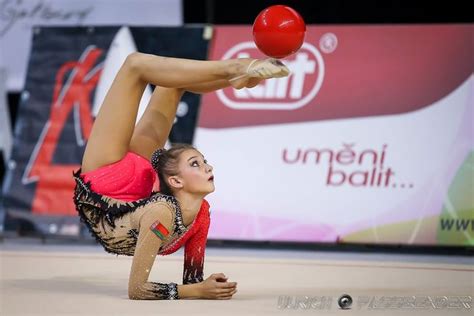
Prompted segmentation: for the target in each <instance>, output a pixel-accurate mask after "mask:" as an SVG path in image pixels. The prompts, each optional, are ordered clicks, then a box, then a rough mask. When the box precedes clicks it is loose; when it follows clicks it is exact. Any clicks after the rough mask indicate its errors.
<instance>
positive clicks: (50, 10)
mask: <svg viewBox="0 0 474 316" xmlns="http://www.w3.org/2000/svg"><path fill="white" fill-rule="evenodd" d="M111 12H113V14H111ZM182 24H183V17H182V1H176V0H134V1H129V0H67V1H64V0H0V47H1V48H2V49H1V50H0V68H1V67H2V65H3V66H4V67H6V68H7V70H8V81H7V89H8V90H9V91H21V90H22V89H23V85H24V80H25V78H26V67H27V64H28V58H29V52H30V49H31V39H32V34H33V32H34V28H35V26H90V25H92V26H111V25H112V26H114V25H129V26H181V25H182Z"/></svg>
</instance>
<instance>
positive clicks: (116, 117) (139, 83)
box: [82, 53, 279, 172]
mask: <svg viewBox="0 0 474 316" xmlns="http://www.w3.org/2000/svg"><path fill="white" fill-rule="evenodd" d="M250 63H251V60H249V59H233V60H223V61H200V60H189V59H178V58H168V57H160V56H154V55H148V54H142V53H133V54H131V55H129V56H128V57H127V59H126V60H125V62H124V64H123V65H122V67H121V69H120V70H119V72H118V74H117V76H116V77H115V79H114V81H113V83H112V85H111V87H110V89H109V91H108V92H107V95H106V97H105V99H104V102H103V104H102V106H101V109H100V111H99V114H98V115H97V118H96V120H95V122H94V126H93V128H92V131H91V135H90V137H89V140H88V143H87V146H86V150H85V152H84V157H83V161H82V172H87V171H91V170H94V169H97V168H99V167H101V166H104V165H107V164H110V163H113V162H116V161H118V160H120V159H122V158H123V157H124V156H125V154H126V153H127V151H128V150H129V146H130V140H131V138H132V135H133V131H134V129H135V121H136V116H137V112H138V105H139V101H140V99H141V96H142V94H143V91H144V89H145V87H146V85H147V84H148V83H152V84H154V85H157V86H162V87H168V88H185V87H189V86H193V85H196V84H199V83H206V82H212V81H217V80H229V79H231V78H234V77H236V76H239V75H242V74H244V73H245V72H246V71H247V68H248V66H249V65H250ZM278 71H279V70H278V69H276V72H278Z"/></svg>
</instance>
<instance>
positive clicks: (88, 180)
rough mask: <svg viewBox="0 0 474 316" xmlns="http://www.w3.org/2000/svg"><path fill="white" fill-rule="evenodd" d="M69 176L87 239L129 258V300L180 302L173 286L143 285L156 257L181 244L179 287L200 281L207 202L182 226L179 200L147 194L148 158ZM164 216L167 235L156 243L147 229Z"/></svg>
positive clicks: (149, 180) (132, 157) (149, 185)
mask: <svg viewBox="0 0 474 316" xmlns="http://www.w3.org/2000/svg"><path fill="white" fill-rule="evenodd" d="M150 171H151V173H150ZM73 176H74V179H75V181H76V188H75V192H74V202H75V205H76V209H77V211H78V213H79V216H80V218H81V220H82V221H83V222H84V223H85V224H86V226H87V227H88V228H89V230H90V232H91V233H92V235H93V236H94V237H95V238H96V239H97V241H98V242H99V243H100V244H101V245H102V246H103V247H104V249H105V250H106V251H107V252H110V253H114V254H117V255H128V256H134V261H133V264H132V273H131V275H130V283H129V284H133V286H134V288H133V290H134V291H133V293H134V295H133V296H134V297H133V298H135V299H179V296H178V290H177V284H176V283H156V282H148V276H149V272H150V270H151V267H152V265H153V262H154V258H155V256H156V254H158V255H168V254H171V253H174V252H176V251H177V250H178V249H179V248H181V247H182V246H183V245H184V269H183V284H190V283H198V282H201V281H203V268H204V254H205V248H206V241H207V234H208V230H209V224H210V216H209V204H208V203H207V201H206V200H203V202H202V204H201V208H200V210H199V212H198V213H197V215H196V217H195V218H194V221H193V222H192V223H191V224H189V225H188V226H185V225H184V223H183V217H182V212H181V209H180V207H179V203H178V201H177V200H176V199H175V198H174V197H172V196H168V195H163V194H160V193H152V187H153V182H154V181H155V179H156V175H155V174H154V170H153V168H152V167H151V164H150V163H149V162H148V160H146V159H145V158H143V157H141V156H138V155H137V154H134V153H128V154H127V155H126V156H125V157H124V158H123V159H122V160H120V161H119V162H116V163H114V164H111V165H108V166H104V167H101V168H99V169H97V170H94V171H92V172H88V173H85V174H81V170H80V169H79V170H78V171H76V172H75V173H74V174H73ZM112 178H114V179H113V180H112ZM111 181H114V183H110V182H111ZM146 194H148V196H143V195H146ZM166 218H168V219H169V221H168V222H169V224H170V225H169V228H170V229H169V234H167V235H166V236H162V237H163V239H162V240H161V244H160V243H159V242H158V240H159V239H158V237H157V236H155V234H153V233H152V232H151V230H150V225H153V224H154V223H156V222H158V221H164V222H166ZM160 236H161V235H160ZM156 245H159V246H156ZM129 292H130V289H129Z"/></svg>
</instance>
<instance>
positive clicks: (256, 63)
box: [229, 58, 290, 89]
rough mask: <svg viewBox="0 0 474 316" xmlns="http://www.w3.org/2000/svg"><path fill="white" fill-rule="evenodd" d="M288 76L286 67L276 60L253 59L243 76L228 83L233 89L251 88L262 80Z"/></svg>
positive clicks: (288, 71)
mask: <svg viewBox="0 0 474 316" xmlns="http://www.w3.org/2000/svg"><path fill="white" fill-rule="evenodd" d="M289 74H290V70H289V69H288V67H286V65H285V64H284V63H282V62H281V61H280V60H278V59H275V58H267V59H254V60H252V61H251V62H250V63H249V64H248V66H247V70H246V71H245V72H244V73H243V74H240V75H238V76H235V77H233V78H231V79H229V83H230V84H231V85H232V86H233V87H234V88H235V89H242V88H253V87H255V86H256V85H257V84H259V83H260V82H261V81H262V80H265V79H270V78H281V77H286V76H288V75H289Z"/></svg>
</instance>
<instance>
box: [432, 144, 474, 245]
mask: <svg viewBox="0 0 474 316" xmlns="http://www.w3.org/2000/svg"><path fill="white" fill-rule="evenodd" d="M473 182H474V152H473V151H471V153H470V154H469V155H468V156H467V158H466V160H465V161H464V162H463V164H462V165H461V167H460V168H459V169H458V171H457V173H456V176H455V177H454V179H453V182H452V183H451V186H450V187H449V190H448V194H447V196H446V200H445V202H444V205H443V211H442V213H441V215H440V217H439V223H438V234H437V239H438V243H439V244H452V245H466V246H468V245H474V183H473Z"/></svg>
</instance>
